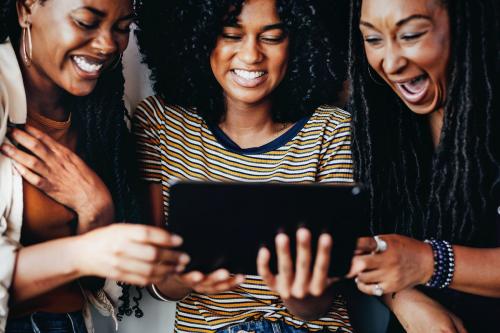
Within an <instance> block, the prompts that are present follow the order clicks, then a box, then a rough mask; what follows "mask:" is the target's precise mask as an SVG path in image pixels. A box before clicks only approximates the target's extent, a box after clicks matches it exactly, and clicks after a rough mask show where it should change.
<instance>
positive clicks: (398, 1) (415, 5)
mask: <svg viewBox="0 0 500 333" xmlns="http://www.w3.org/2000/svg"><path fill="white" fill-rule="evenodd" d="M441 8H442V7H441V5H440V2H439V0H363V1H362V7H361V20H363V21H374V20H384V21H386V22H387V23H395V22H398V21H399V20H401V19H404V18H406V17H408V16H410V15H415V14H420V15H426V16H430V17H432V16H434V15H433V14H434V13H435V11H436V10H437V9H441Z"/></svg>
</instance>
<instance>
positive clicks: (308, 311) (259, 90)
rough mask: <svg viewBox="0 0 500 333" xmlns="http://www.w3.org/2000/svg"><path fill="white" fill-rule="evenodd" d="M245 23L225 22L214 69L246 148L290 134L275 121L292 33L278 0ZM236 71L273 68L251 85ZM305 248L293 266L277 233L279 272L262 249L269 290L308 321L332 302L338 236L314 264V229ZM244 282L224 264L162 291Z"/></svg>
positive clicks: (252, 6)
mask: <svg viewBox="0 0 500 333" xmlns="http://www.w3.org/2000/svg"><path fill="white" fill-rule="evenodd" d="M237 23H238V24H237V26H230V27H225V28H224V30H223V32H222V34H221V36H219V37H218V39H217V43H216V46H215V48H214V50H213V52H212V54H211V56H210V64H211V68H212V70H213V73H214V75H215V77H216V79H217V81H218V82H219V83H220V85H221V86H222V88H223V90H224V97H225V105H226V110H227V112H226V115H225V117H224V119H223V120H222V122H221V123H219V126H220V128H221V129H222V130H223V131H224V132H225V133H226V135H228V136H229V137H230V138H231V139H232V140H233V141H234V142H236V143H237V144H238V145H239V146H240V147H242V148H246V147H258V146H261V145H262V144H265V143H267V142H269V141H271V140H273V139H274V138H276V137H277V136H279V135H280V134H282V133H283V132H284V131H286V127H287V126H286V124H285V126H283V124H282V123H280V124H277V123H274V122H273V120H272V116H271V108H272V97H271V94H272V92H273V91H274V90H275V89H276V87H277V86H278V85H279V84H280V82H281V80H282V79H283V77H284V76H285V74H286V70H287V60H288V56H289V54H288V37H287V36H286V34H285V32H284V31H283V29H281V28H272V29H271V28H269V27H270V26H274V27H276V25H277V24H278V26H279V24H280V23H281V21H280V19H279V17H278V15H277V12H276V8H275V2H274V1H272V0H249V1H247V2H245V5H244V6H243V8H242V11H241V14H240V15H239V17H238V22H237ZM234 69H246V70H258V71H263V72H265V74H264V76H263V77H262V78H263V80H262V81H261V82H260V83H259V84H258V85H252V86H251V87H248V86H246V85H245V84H241V81H238V79H235V76H234V75H235V74H234V73H233V72H232V70H234ZM149 195H150V202H151V205H152V207H156V208H155V209H158V208H159V207H161V206H162V204H161V201H162V200H163V198H162V196H161V185H156V184H153V185H149ZM153 215H155V216H157V219H158V220H157V221H156V223H157V225H163V215H162V214H161V215H157V214H156V213H153ZM297 237H298V248H297V264H298V266H297V271H294V270H293V265H292V262H291V253H290V252H291V251H290V248H289V245H288V244H289V239H288V237H287V236H286V235H278V236H277V237H276V244H277V249H278V250H277V258H278V263H279V264H278V274H277V275H276V276H274V275H273V274H272V273H271V272H270V269H269V257H270V253H269V251H267V250H262V251H261V252H259V255H258V258H257V259H256V261H257V267H258V271H259V273H260V274H261V275H262V277H263V279H264V281H265V282H266V284H267V285H268V286H269V288H270V289H271V290H273V291H275V292H277V293H278V294H279V295H280V297H281V298H282V299H283V302H284V303H285V305H286V306H287V308H288V309H289V310H290V311H291V312H292V313H293V314H295V315H297V316H299V317H301V318H303V319H316V318H318V317H320V316H321V315H322V314H324V313H325V312H326V311H327V310H328V307H329V305H330V302H331V297H332V295H331V294H330V293H329V292H325V290H330V289H329V287H330V286H331V284H332V282H333V281H331V280H330V279H328V277H327V274H328V263H329V261H330V260H329V259H330V257H329V252H330V248H331V242H332V240H331V238H330V237H329V236H327V235H323V236H321V237H320V243H319V249H318V257H317V259H316V262H315V263H314V265H313V263H312V259H311V258H312V257H313V254H312V250H311V239H310V237H311V236H310V233H309V231H307V230H305V229H303V230H299V232H298V234H297ZM243 281H244V277H243V276H241V275H231V274H230V273H229V272H228V271H227V270H224V269H221V270H218V271H215V272H212V273H210V274H207V275H203V274H202V273H201V272H190V273H187V274H180V275H175V276H171V277H169V278H167V279H166V280H165V281H164V282H162V283H160V284H158V285H157V286H158V289H159V290H160V291H161V292H162V293H163V294H164V295H165V296H166V297H168V298H171V299H181V298H183V297H185V296H186V295H187V294H188V293H189V292H191V291H192V290H194V291H196V292H200V293H205V294H214V293H220V292H223V291H227V290H230V289H233V288H234V287H236V286H237V285H238V284H240V283H242V282H243Z"/></svg>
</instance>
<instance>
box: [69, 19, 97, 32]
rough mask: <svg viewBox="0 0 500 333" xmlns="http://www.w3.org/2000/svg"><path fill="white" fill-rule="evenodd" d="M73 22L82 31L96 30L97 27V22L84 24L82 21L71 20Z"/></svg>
mask: <svg viewBox="0 0 500 333" xmlns="http://www.w3.org/2000/svg"><path fill="white" fill-rule="evenodd" d="M73 21H74V22H75V24H76V25H77V26H78V27H80V28H82V29H84V30H93V29H95V28H97V27H98V26H99V22H92V23H89V22H84V21H81V20H77V19H73Z"/></svg>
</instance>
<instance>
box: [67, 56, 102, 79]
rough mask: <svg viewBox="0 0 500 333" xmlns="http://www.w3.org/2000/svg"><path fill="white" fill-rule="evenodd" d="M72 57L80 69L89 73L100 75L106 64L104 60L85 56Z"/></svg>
mask: <svg viewBox="0 0 500 333" xmlns="http://www.w3.org/2000/svg"><path fill="white" fill-rule="evenodd" d="M71 59H72V60H73V63H74V64H75V65H76V67H77V68H78V69H79V70H81V71H82V72H83V73H85V74H89V75H98V74H99V72H100V70H101V69H102V67H103V65H104V62H103V61H96V60H94V59H91V58H89V57H85V56H72V57H71Z"/></svg>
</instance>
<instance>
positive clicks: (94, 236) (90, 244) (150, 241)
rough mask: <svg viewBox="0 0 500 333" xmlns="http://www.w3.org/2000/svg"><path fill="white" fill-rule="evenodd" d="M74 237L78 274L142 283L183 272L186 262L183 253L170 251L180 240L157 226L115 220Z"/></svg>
mask: <svg viewBox="0 0 500 333" xmlns="http://www.w3.org/2000/svg"><path fill="white" fill-rule="evenodd" d="M76 239H77V242H78V243H77V244H76V246H77V247H78V249H79V251H80V255H79V256H76V258H75V260H76V263H75V265H76V267H77V269H78V270H79V273H80V274H79V275H81V276H99V277H104V278H110V279H113V280H117V281H122V282H126V283H128V284H135V285H139V286H145V285H147V284H150V283H158V282H161V281H163V280H164V279H165V278H166V277H168V276H169V275H172V274H175V273H177V272H181V271H183V270H184V268H185V266H186V265H187V263H188V262H189V256H188V255H187V254H184V253H181V252H179V251H174V250H172V248H175V247H177V246H179V245H181V243H182V239H181V238H180V237H179V236H176V235H172V234H171V233H169V232H167V231H165V230H164V229H161V228H158V227H152V226H145V225H133V224H118V223H117V224H113V225H110V226H107V227H103V228H99V229H96V230H93V231H90V232H88V233H86V234H84V235H81V236H78V237H77V238H76Z"/></svg>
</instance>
